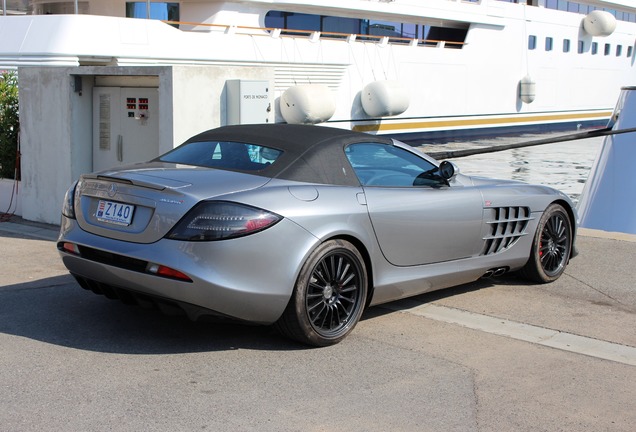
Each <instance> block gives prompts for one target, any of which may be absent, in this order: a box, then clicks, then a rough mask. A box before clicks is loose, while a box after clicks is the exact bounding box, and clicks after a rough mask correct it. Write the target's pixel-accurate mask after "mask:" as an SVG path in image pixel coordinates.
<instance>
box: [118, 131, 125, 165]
mask: <svg viewBox="0 0 636 432" xmlns="http://www.w3.org/2000/svg"><path fill="white" fill-rule="evenodd" d="M117 160H118V161H119V162H123V161H124V137H123V136H121V135H117Z"/></svg>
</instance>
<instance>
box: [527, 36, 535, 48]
mask: <svg viewBox="0 0 636 432" xmlns="http://www.w3.org/2000/svg"><path fill="white" fill-rule="evenodd" d="M536 48H537V37H536V36H535V35H530V36H528V49H529V50H533V49H536Z"/></svg>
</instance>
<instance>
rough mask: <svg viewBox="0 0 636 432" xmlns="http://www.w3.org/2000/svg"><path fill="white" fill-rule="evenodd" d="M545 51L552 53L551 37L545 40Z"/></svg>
mask: <svg viewBox="0 0 636 432" xmlns="http://www.w3.org/2000/svg"><path fill="white" fill-rule="evenodd" d="M545 50H546V51H552V38H551V37H547V38H545Z"/></svg>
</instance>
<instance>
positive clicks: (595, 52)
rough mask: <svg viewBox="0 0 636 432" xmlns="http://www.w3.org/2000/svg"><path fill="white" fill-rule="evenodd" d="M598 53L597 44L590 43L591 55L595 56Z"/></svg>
mask: <svg viewBox="0 0 636 432" xmlns="http://www.w3.org/2000/svg"><path fill="white" fill-rule="evenodd" d="M597 53H598V42H592V55H596V54H597Z"/></svg>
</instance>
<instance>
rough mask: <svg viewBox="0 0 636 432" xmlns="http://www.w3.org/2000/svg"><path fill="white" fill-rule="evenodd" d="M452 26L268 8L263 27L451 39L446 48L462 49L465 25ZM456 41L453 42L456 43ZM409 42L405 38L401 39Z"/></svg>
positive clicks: (326, 34)
mask: <svg viewBox="0 0 636 432" xmlns="http://www.w3.org/2000/svg"><path fill="white" fill-rule="evenodd" d="M453 24H457V25H456V26H452V27H447V26H444V27H437V26H429V25H425V24H413V23H404V22H394V21H380V20H373V19H361V18H344V17H335V16H326V15H313V14H305V13H296V12H285V11H270V12H268V13H267V15H265V27H267V28H277V29H281V30H283V34H285V33H287V34H295V32H291V31H288V32H285V30H298V31H306V32H312V31H319V32H322V33H323V35H322V37H328V38H341V37H345V35H349V34H356V35H359V37H358V38H359V39H360V40H365V39H366V40H374V41H375V40H377V38H371V37H366V38H365V36H366V35H368V36H386V37H389V38H393V39H392V40H391V42H392V43H400V42H401V41H400V40H399V38H404V39H420V40H425V39H430V40H431V41H434V42H430V43H427V42H426V41H424V42H423V45H437V41H444V42H450V43H447V44H446V45H445V47H446V48H461V47H462V44H463V42H464V41H465V40H466V36H467V34H468V26H467V25H462V24H459V23H453ZM455 42H456V43H455ZM404 43H408V41H404Z"/></svg>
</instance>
